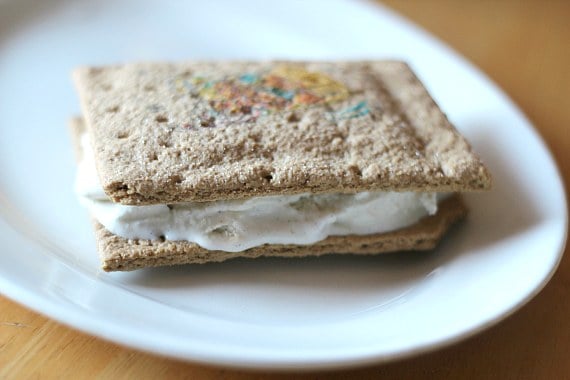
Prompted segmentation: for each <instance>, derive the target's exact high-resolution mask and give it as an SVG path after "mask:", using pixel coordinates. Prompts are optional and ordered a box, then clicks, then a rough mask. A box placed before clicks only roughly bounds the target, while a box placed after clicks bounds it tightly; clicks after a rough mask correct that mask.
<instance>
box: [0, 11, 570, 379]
mask: <svg viewBox="0 0 570 380" xmlns="http://www.w3.org/2000/svg"><path fill="white" fill-rule="evenodd" d="M386 4H387V5H389V6H391V7H393V8H394V9H395V10H397V11H399V12H401V13H402V14H403V15H405V16H407V17H409V18H410V19H412V20H413V21H415V22H417V23H419V24H420V25H422V26H423V27H424V28H426V29H427V30H429V31H430V32H432V33H433V34H435V35H436V36H439V37H440V38H441V39H443V40H444V41H446V42H447V43H448V44H450V45H451V46H452V47H453V48H455V49H456V50H458V51H459V52H460V53H462V54H464V55H465V56H466V57H467V58H468V59H470V60H471V61H473V62H474V63H475V64H476V65H478V66H479V67H480V68H482V70H483V71H485V72H486V73H487V74H488V75H489V76H490V77H491V78H492V79H493V80H495V81H496V82H497V83H498V84H499V85H500V86H501V87H502V88H503V89H504V90H505V91H506V92H507V93H508V94H509V95H510V96H511V97H512V98H513V99H514V101H515V102H516V103H517V104H518V105H519V106H520V107H521V108H522V109H523V111H524V112H525V113H526V114H527V115H528V116H529V118H530V119H531V120H532V121H533V123H534V124H535V125H536V127H537V129H538V130H539V131H540V133H541V135H542V136H543V137H544V139H545V140H546V142H547V144H548V145H549V146H550V148H551V149H552V152H553V153H554V156H555V157H556V159H557V161H558V164H559V166H560V169H561V172H562V173H563V176H564V178H565V183H566V186H568V183H567V181H568V178H570V143H569V133H568V128H569V126H570V104H569V100H568V95H567V93H568V89H569V88H570V74H569V68H570V22H568V19H569V18H570V2H566V1H542V2H541V1H514V0H512V1H506V0H504V1H490V0H483V1H472V2H468V1H465V2H464V1H452V0H429V1H420V0H415V1H399V0H389V1H386ZM569 294H570V260H569V259H568V257H567V255H566V257H565V258H564V259H563V260H562V263H561V265H560V268H559V270H558V272H557V273H556V274H555V276H554V278H553V279H552V281H551V282H550V283H549V284H548V285H547V286H546V288H545V289H544V290H543V291H542V292H541V293H540V295H538V296H537V297H536V298H535V299H534V300H533V301H531V302H530V303H529V304H528V305H527V306H525V307H524V308H523V309H522V310H520V311H519V312H517V313H516V314H515V315H513V316H512V317H510V318H508V319H507V320H506V321H504V322H502V323H500V324H499V325H498V326H495V327H493V328H491V329H490V330H488V331H486V332H484V333H482V334H480V335H478V336H476V337H474V338H471V339H469V340H467V341H464V342H462V343H460V344H457V345H455V346H452V347H449V348H446V349H443V350H440V351H437V352H434V353H430V354H426V355H423V356H420V357H416V358H413V359H408V360H404V361H400V362H396V363H392V364H388V365H383V366H374V367H368V368H362V369H357V370H347V371H337V372H327V373H310V374H299V375H298V376H295V377H296V378H307V379H309V378H310V379H315V378H332V379H345V378H369V379H372V378H374V379H377V378H405V379H441V378H461V379H469V378H485V379H523V378H531V379H563V378H570V360H568V355H569V353H570V297H569ZM70 377H73V378H92V377H99V378H113V379H115V378H137V379H138V378H141V379H144V378H153V379H154V378H165V379H169V378H192V379H198V378H202V379H218V378H223V379H252V378H253V379H266V378H270V379H286V378H290V377H291V375H290V374H269V373H265V372H256V373H250V372H243V371H234V370H227V369H222V368H214V367H205V366H201V365H194V364H189V363H181V362H177V361H174V360H171V359H166V358H161V357H157V356H153V355H149V354H145V353H140V352H137V351H134V350H130V349H125V348H122V347H120V346H117V345H115V344H112V343H108V342H105V341H102V340H100V339H97V338H93V337H89V336H87V335H85V334H83V333H79V332H76V331H74V330H72V329H69V328H67V327H65V326H62V325H60V324H58V323H55V322H53V321H51V320H49V319H46V318H44V317H42V316H40V315H38V314H36V313H34V312H32V311H29V310H27V309H25V308H23V307H21V306H19V305H17V304H15V303H13V302H12V301H9V300H7V299H5V298H0V378H2V379H3V378H70Z"/></svg>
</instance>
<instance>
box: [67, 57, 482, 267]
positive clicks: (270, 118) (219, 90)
mask: <svg viewBox="0 0 570 380" xmlns="http://www.w3.org/2000/svg"><path fill="white" fill-rule="evenodd" d="M73 76H74V81H75V84H76V87H77V89H78V93H79V97H80V100H81V105H82V112H83V115H82V117H81V118H76V119H74V120H73V121H72V123H71V127H72V132H73V136H74V142H75V146H76V152H77V157H78V161H79V169H78V177H77V184H76V190H77V192H78V194H79V197H80V200H81V202H82V204H84V205H85V206H86V207H87V208H88V209H89V211H90V213H91V215H92V216H93V219H94V220H95V231H96V237H97V242H98V251H99V253H100V257H101V262H102V267H103V269H104V270H107V271H115V270H133V269H138V268H143V267H150V266H159V265H172V264H185V263H206V262H214V261H215V262H217V261H224V260H227V259H230V258H236V257H258V256H282V257H302V256H316V255H322V254H329V253H336V254H340V253H346V254H376V253H383V252H393V251H407V250H426V249H432V248H434V247H435V245H436V244H437V242H438V241H439V240H440V239H441V238H442V237H443V235H444V234H445V233H446V232H447V230H448V229H449V228H450V226H452V225H453V224H454V223H455V222H457V221H459V220H461V219H462V218H463V217H464V216H465V215H466V212H467V211H466V208H465V206H464V204H463V203H462V201H461V199H460V197H459V195H458V193H461V192H470V191H481V190H488V189H489V188H490V186H491V177H490V174H489V172H488V170H487V169H486V168H485V166H484V165H483V163H482V162H481V160H480V159H479V158H478V157H477V156H476V155H475V154H474V153H473V151H472V148H471V147H470V146H469V144H468V143H467V141H466V140H465V139H464V138H463V137H462V136H461V135H460V134H459V133H458V132H457V130H456V129H455V128H454V127H453V126H452V125H451V124H450V123H449V121H448V120H447V118H446V117H445V115H444V114H443V113H442V111H441V110H440V109H439V108H438V106H437V105H436V104H435V102H434V101H433V100H432V98H431V97H430V96H429V94H428V92H427V91H426V89H425V88H424V86H423V85H422V84H421V83H420V81H419V80H418V79H417V77H416V76H415V75H414V74H413V73H412V71H411V70H410V68H409V67H408V66H407V65H406V64H405V63H402V62H396V61H373V62H290V61H287V62H284V61H279V62H277V61H273V62H186V63H137V64H127V65H116V66H106V67H84V68H79V69H77V70H76V71H75V72H74V74H73Z"/></svg>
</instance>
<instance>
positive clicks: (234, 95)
mask: <svg viewBox="0 0 570 380" xmlns="http://www.w3.org/2000/svg"><path fill="white" fill-rule="evenodd" d="M176 87H177V89H178V90H179V91H184V92H190V93H191V94H193V95H198V96H199V97H201V98H202V99H204V100H206V101H207V102H208V104H209V106H210V108H211V114H212V116H220V115H225V116H230V117H237V118H238V119H239V120H240V121H252V120H255V119H257V118H258V117H260V116H262V115H267V114H270V113H273V112H278V111H284V110H295V109H298V108H304V107H310V106H316V105H321V106H323V105H324V106H328V105H331V104H333V103H336V102H340V101H343V100H345V99H348V98H349V95H350V93H349V90H348V88H346V86H344V85H343V84H342V83H339V82H337V81H336V80H334V79H332V78H330V77H328V76H327V75H325V74H322V73H319V72H310V71H307V70H305V69H304V68H302V67H299V66H294V65H282V66H277V67H275V68H273V69H272V70H271V71H269V72H266V73H244V74H241V75H239V76H236V77H224V78H222V79H219V80H211V79H208V78H204V77H200V76H194V77H191V78H189V79H184V80H178V81H177V82H176ZM369 112H370V111H369V109H368V107H367V104H366V102H364V101H361V102H359V103H358V104H356V105H354V106H351V107H349V108H347V109H344V110H341V111H337V112H336V113H335V114H334V117H335V118H337V119H349V118H354V117H361V116H364V115H367V114H368V113H369Z"/></svg>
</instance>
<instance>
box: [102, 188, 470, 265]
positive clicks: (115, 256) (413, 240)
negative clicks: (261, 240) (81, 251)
mask: <svg viewBox="0 0 570 380" xmlns="http://www.w3.org/2000/svg"><path fill="white" fill-rule="evenodd" d="M466 214H467V209H466V207H465V205H464V203H463V202H462V200H461V198H460V196H459V195H454V196H452V197H451V198H448V199H446V200H444V201H443V202H441V203H440V205H439V209H438V212H437V213H436V214H435V215H433V216H428V217H425V218H423V219H422V220H421V221H420V222H418V223H417V224H415V225H413V226H411V227H407V228H402V229H399V230H396V231H392V232H387V233H381V234H373V235H349V236H330V237H328V238H326V239H324V240H321V241H319V242H317V243H315V244H312V245H293V244H267V245H263V246H259V247H254V248H250V249H248V250H245V251H242V252H224V251H210V250H207V249H204V248H202V247H200V246H199V245H197V244H194V243H189V242H186V241H168V240H164V241H161V240H143V239H124V238H122V237H119V236H117V235H114V234H112V233H111V232H109V231H107V230H106V229H105V227H103V226H102V225H101V224H99V223H97V222H95V223H94V224H95V235H96V238H97V248H98V251H99V256H100V259H101V263H102V268H103V270H105V271H107V272H111V271H130V270H135V269H140V268H145V267H155V266H164V265H177V264H204V263H209V262H221V261H225V260H229V259H233V258H238V257H244V258H256V257H261V256H267V257H307V256H321V255H324V254H355V255H371V254H380V253H388V252H396V251H419V250H430V249H433V248H435V246H436V245H437V243H438V242H439V240H440V239H441V238H442V237H443V235H444V234H445V233H446V232H447V230H448V229H449V228H450V227H451V226H452V225H453V224H454V223H456V222H458V221H459V220H461V219H463V218H464V217H465V216H466Z"/></svg>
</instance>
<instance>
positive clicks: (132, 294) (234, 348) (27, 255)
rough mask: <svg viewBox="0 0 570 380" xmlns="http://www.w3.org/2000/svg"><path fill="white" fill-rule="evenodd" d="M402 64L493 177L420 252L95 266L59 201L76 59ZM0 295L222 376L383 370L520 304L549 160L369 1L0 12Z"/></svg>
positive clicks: (416, 35) (527, 285) (551, 201)
mask: <svg viewBox="0 0 570 380" xmlns="http://www.w3.org/2000/svg"><path fill="white" fill-rule="evenodd" d="M272 57H279V58H281V57H282V58H314V59H325V58H339V59H346V58H349V59H356V58H385V57H389V58H401V59H405V60H407V61H409V62H411V64H412V66H413V67H414V68H415V70H416V71H417V72H418V74H419V76H420V77H421V78H422V79H423V80H424V81H425V82H426V84H427V86H428V88H429V89H430V90H431V91H432V93H433V95H434V97H435V98H436V99H437V101H438V102H439V103H440V104H441V106H442V107H443V108H444V110H445V111H446V112H447V113H448V115H449V117H450V118H451V120H452V121H453V122H454V123H455V124H456V125H457V127H458V128H459V129H460V130H461V131H462V132H463V133H464V134H465V135H466V136H467V137H468V138H469V140H470V141H471V142H472V143H473V145H474V147H475V149H476V150H477V151H478V152H479V153H480V155H481V156H482V157H483V159H484V160H485V161H486V163H487V164H488V166H489V168H490V169H491V171H492V173H493V174H494V178H495V187H494V190H493V191H492V192H490V193H488V194H473V195H469V196H467V202H468V204H469V206H470V208H471V210H472V213H471V216H470V218H469V220H468V221H467V222H466V223H464V224H463V225H461V226H460V227H459V228H456V229H455V230H454V231H453V233H452V234H451V236H450V237H449V238H448V239H446V240H445V241H444V243H443V244H442V245H441V246H440V247H439V248H438V249H437V250H435V251H434V252H430V253H417V254H416V253H413V254H406V255H387V256H378V257H348V256H344V257H343V256H341V257H324V258H319V259H303V260H282V259H259V260H253V261H247V260H236V261H233V262H227V263H223V264H213V265H203V266H186V267H177V268H163V269H154V270H142V271H138V272H134V273H115V274H105V273H102V272H101V271H99V270H98V261H97V258H96V252H95V243H94V240H93V237H92V232H91V227H90V223H89V220H88V215H87V214H86V212H85V211H84V210H82V209H81V208H80V206H79V204H78V202H77V201H76V199H75V197H74V195H73V193H72V182H73V177H74V162H73V157H72V156H73V155H72V150H71V147H70V142H69V138H68V135H67V129H66V121H67V119H68V118H69V117H70V116H71V115H74V114H78V112H79V106H78V101H77V98H76V96H75V94H74V91H73V88H72V85H71V82H70V80H69V72H70V70H71V69H72V68H73V67H75V66H77V65H80V64H104V63H114V62H122V61H132V60H178V59H188V58H215V59H218V58H220V59H221V58H272ZM0 99H1V100H0V115H1V117H0V173H1V176H0V206H1V212H0V216H1V218H0V243H1V249H0V289H1V291H2V293H3V294H5V295H7V296H8V297H11V298H12V299H14V300H16V301H18V302H20V303H22V304H24V305H26V306H28V307H30V308H32V309H34V310H37V311H39V312H41V313H44V314H46V315H48V316H49V317H51V318H54V319H56V320H58V321H61V322H63V323H66V324H68V325H70V326H73V327H76V328H78V329H81V330H83V331H86V332H88V333H91V334H94V335H97V336H100V337H103V338H106V339H109V340H112V341H115V342H118V343H121V344H125V345H128V346H131V347H136V348H139V349H142V350H146V351H152V352H156V353H159V354H163V355H168V356H173V357H177V358H182V359H186V360H193V361H199V362H206V363H214V364H221V365H229V366H237V367H257V368H293V367H294V368H323V367H336V366H348V365H357V364H362V363H369V362H373V361H386V360H390V359H393V358H397V357H402V356H407V355H411V354H414V353H417V352H421V351H426V350H428V349H433V348H435V347H440V346H442V345H444V344H449V343H450V342H454V341H457V340H459V339H461V338H464V337H466V336H469V335H471V334H474V333H475V332H477V331H480V330H482V329H483V328H485V327H488V326H490V325H491V324H493V323H496V322H497V321H499V320H500V319H502V318H504V317H505V316H507V315H508V314H510V313H512V312H513V311H514V310H516V309H517V308H519V307H520V306H521V305H523V304H524V303H525V302H527V301H528V300H529V299H530V298H531V297H532V296H534V295H535V294H536V293H537V292H538V291H539V290H540V289H541V288H542V287H543V286H544V284H545V283H546V282H547V281H548V279H549V278H550V276H551V275H552V273H553V271H554V270H555V268H556V266H557V263H558V262H559V260H560V257H561V254H562V252H563V246H564V243H565V234H566V226H567V215H566V202H565V195H564V190H563V188H562V183H561V180H560V177H559V175H558V173H557V169H556V167H555V165H554V162H553V160H552V158H551V156H550V155H549V153H548V151H547V149H546V148H545V146H544V144H543V143H542V141H541V140H540V138H539V137H538V135H537V134H536V132H535V131H534V129H533V128H532V126H531V125H530V124H529V122H528V120H526V119H525V117H524V116H523V115H522V114H521V112H520V111H519V110H518V109H517V108H516V107H515V106H514V105H513V103H512V102H511V101H510V100H509V99H508V98H507V97H506V96H505V95H504V94H503V93H502V92H501V91H500V90H499V89H498V88H497V87H496V86H495V85H493V84H492V83H491V82H490V81H489V80H488V79H487V78H486V77H485V76H484V75H482V74H481V73H480V72H478V71H477V70H476V69H475V68H473V67H472V66H471V65H470V64H468V63H467V62H465V61H464V60H463V59H461V58H460V57H459V56H458V55H457V54H455V53H453V52H452V51H450V50H449V49H448V48H446V47H445V46H443V45H442V44H441V43H439V42H437V41H436V40H434V39H433V38H432V37H430V36H428V35H427V34H425V33H424V32H422V31H421V30H419V29H417V28H416V27H414V26H413V25H410V24H409V23H407V22H406V21H404V20H402V19H401V18H399V17H397V16H395V15H394V14H392V13H390V12H388V11H386V10H384V9H382V8H381V7H379V6H376V5H372V4H368V3H360V2H349V1H312V2H301V1H279V2H271V5H268V2H264V1H261V0H259V1H256V0H252V1H230V0H226V1H217V2H205V1H204V2H200V3H192V4H191V2H180V1H162V2H159V1H155V2H153V1H134V0H133V1H107V2H103V1H91V2H81V3H78V2H73V1H65V0H59V1H45V2H30V1H18V2H7V3H6V2H5V1H4V3H3V4H0Z"/></svg>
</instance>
